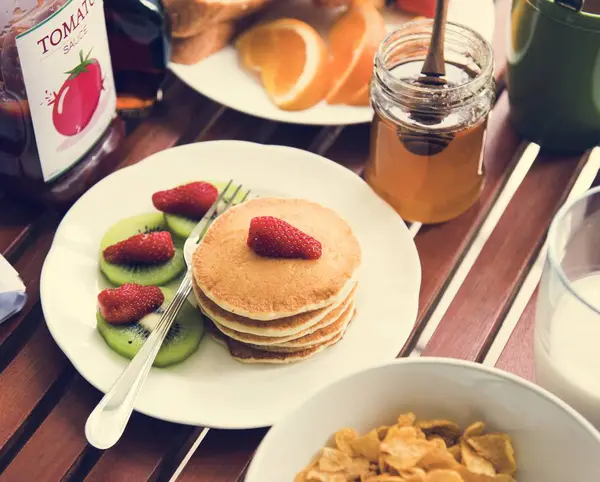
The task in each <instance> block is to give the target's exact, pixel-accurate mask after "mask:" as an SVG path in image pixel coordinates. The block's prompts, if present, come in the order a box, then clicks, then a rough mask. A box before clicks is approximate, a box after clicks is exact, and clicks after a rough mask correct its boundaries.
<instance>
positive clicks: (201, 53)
mask: <svg viewBox="0 0 600 482" xmlns="http://www.w3.org/2000/svg"><path fill="white" fill-rule="evenodd" d="M234 33H235V25H234V24H233V23H232V22H223V23H217V24H214V25H209V26H208V28H205V29H204V30H201V31H200V32H198V33H196V34H195V35H194V36H193V37H187V38H174V39H173V42H172V44H171V60H172V61H173V62H176V63H178V64H185V65H191V64H195V63H197V62H200V61H201V60H203V59H205V58H206V57H208V56H209V55H212V54H214V53H216V52H218V51H219V50H221V49H222V48H223V47H225V46H226V45H227V44H228V43H229V40H231V37H233V35H234Z"/></svg>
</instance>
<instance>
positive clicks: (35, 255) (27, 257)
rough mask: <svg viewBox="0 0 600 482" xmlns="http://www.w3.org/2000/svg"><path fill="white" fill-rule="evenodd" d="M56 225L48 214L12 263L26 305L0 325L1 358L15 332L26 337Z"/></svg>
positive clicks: (54, 220)
mask: <svg viewBox="0 0 600 482" xmlns="http://www.w3.org/2000/svg"><path fill="white" fill-rule="evenodd" d="M56 225H57V220H56V218H54V217H52V215H51V214H48V215H47V216H46V217H45V219H44V220H43V223H42V225H41V226H40V227H39V229H38V230H36V231H35V235H34V236H33V237H34V238H35V240H34V241H33V242H32V244H31V245H27V246H26V247H25V248H24V252H23V253H22V254H21V255H20V256H19V258H18V259H17V260H16V261H15V262H13V266H14V267H15V269H16V270H17V272H18V273H19V275H20V276H21V279H22V280H23V283H24V284H25V286H26V288H27V303H26V304H25V307H24V308H23V310H22V311H21V312H20V313H19V314H18V315H15V316H13V317H12V318H11V319H9V320H8V321H6V322H4V323H2V324H1V325H0V346H1V347H2V350H3V355H2V356H6V355H5V354H4V353H5V350H8V348H6V347H5V346H4V344H5V342H6V341H7V340H8V339H9V338H11V337H13V335H15V334H16V333H17V332H19V333H22V334H24V335H27V330H26V328H27V327H28V326H29V325H27V323H24V321H26V320H27V319H28V315H29V313H30V312H31V311H32V309H33V308H34V307H35V306H37V304H38V302H39V298H40V294H39V291H40V273H41V272H42V265H43V264H44V259H45V258H46V254H47V253H48V251H49V250H50V245H51V244H52V239H53V238H54V231H55V229H56ZM25 325H27V326H25ZM11 342H13V343H14V342H15V340H11Z"/></svg>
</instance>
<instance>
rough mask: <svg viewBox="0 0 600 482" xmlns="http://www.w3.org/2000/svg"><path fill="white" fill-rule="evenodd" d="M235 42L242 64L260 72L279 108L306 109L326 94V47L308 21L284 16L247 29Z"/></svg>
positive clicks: (263, 82) (250, 69)
mask: <svg viewBox="0 0 600 482" xmlns="http://www.w3.org/2000/svg"><path fill="white" fill-rule="evenodd" d="M235 45H236V48H237V49H238V52H239V55H240V61H241V63H242V65H243V66H244V67H245V68H246V69H248V70H249V71H251V72H255V73H257V74H259V76H260V79H261V81H262V84H263V86H264V88H265V90H266V91H267V94H268V95H269V98H270V99H271V101H272V102H273V103H274V104H275V105H276V106H278V107H279V108H281V109H285V110H302V109H307V108H309V107H312V106H313V105H315V104H317V103H318V102H320V101H321V100H323V98H324V97H325V94H326V93H327V90H328V88H329V81H328V76H327V48H326V46H325V42H324V41H323V39H322V38H321V36H320V35H319V34H318V33H317V31H316V30H315V29H314V28H313V27H311V26H310V25H308V24H307V23H305V22H302V21H300V20H296V19H291V18H283V19H279V20H275V21H273V22H269V23H266V24H263V25H258V26H256V27H253V28H251V29H249V30H247V31H246V32H244V33H243V34H242V35H241V36H240V37H239V38H238V40H237V41H236V43H235Z"/></svg>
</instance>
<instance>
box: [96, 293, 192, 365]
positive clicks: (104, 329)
mask: <svg viewBox="0 0 600 482" xmlns="http://www.w3.org/2000/svg"><path fill="white" fill-rule="evenodd" d="M160 289H161V291H162V292H163V294H164V296H165V301H164V302H163V304H162V305H161V306H160V308H159V309H158V310H157V311H156V312H154V313H152V314H150V315H147V316H159V314H160V313H161V312H162V310H164V309H165V308H166V307H167V306H168V304H169V303H170V302H171V300H172V299H173V296H175V292H174V291H172V290H170V289H167V288H160ZM96 322H97V328H98V332H99V333H100V335H101V336H102V338H103V339H104V341H105V342H106V344H107V345H108V346H109V347H110V348H111V349H112V350H113V351H114V352H116V353H118V354H119V355H121V356H124V357H125V358H129V359H130V360H131V359H132V358H133V357H134V356H135V355H136V354H137V352H138V351H139V350H140V348H141V347H142V345H143V344H144V342H145V341H146V339H147V337H148V336H149V335H150V332H149V331H148V330H147V329H146V328H145V327H143V326H142V325H141V324H140V323H138V322H135V323H129V324H127V325H111V324H110V323H108V322H107V321H106V320H105V319H104V318H103V316H102V315H101V314H100V312H97V313H96ZM203 336H204V319H203V318H202V315H201V314H200V311H199V310H196V309H194V307H193V306H192V305H191V304H190V303H189V302H187V301H186V302H185V303H184V305H183V307H182V308H181V311H180V312H179V313H178V314H177V317H176V318H175V321H174V322H173V325H172V326H171V328H170V329H169V332H168V333H167V337H166V338H165V341H164V342H163V344H162V346H161V347H160V350H159V351H158V354H157V355H156V358H155V359H154V363H153V364H152V366H154V367H158V368H164V367H168V366H171V365H175V364H177V363H181V362H182V361H184V360H185V359H187V358H188V357H190V356H191V355H192V354H193V353H195V352H196V350H197V349H198V346H199V345H200V341H201V340H202V337H203Z"/></svg>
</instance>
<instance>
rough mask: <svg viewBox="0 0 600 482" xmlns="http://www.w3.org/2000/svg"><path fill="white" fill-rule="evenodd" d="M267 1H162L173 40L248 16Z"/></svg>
mask: <svg viewBox="0 0 600 482" xmlns="http://www.w3.org/2000/svg"><path fill="white" fill-rule="evenodd" d="M268 1H269V0H164V5H165V8H166V9H167V12H168V13H169V17H170V19H171V29H172V35H173V37H174V38H188V37H192V36H195V35H198V34H200V33H201V32H203V31H206V30H207V29H209V26H210V25H211V24H217V23H218V24H223V23H224V22H229V21H232V20H237V19H239V18H242V17H245V16H246V15H249V14H251V13H253V12H255V11H256V10H258V9H259V8H261V7H262V6H263V5H265V4H266V3H267V2H268Z"/></svg>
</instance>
